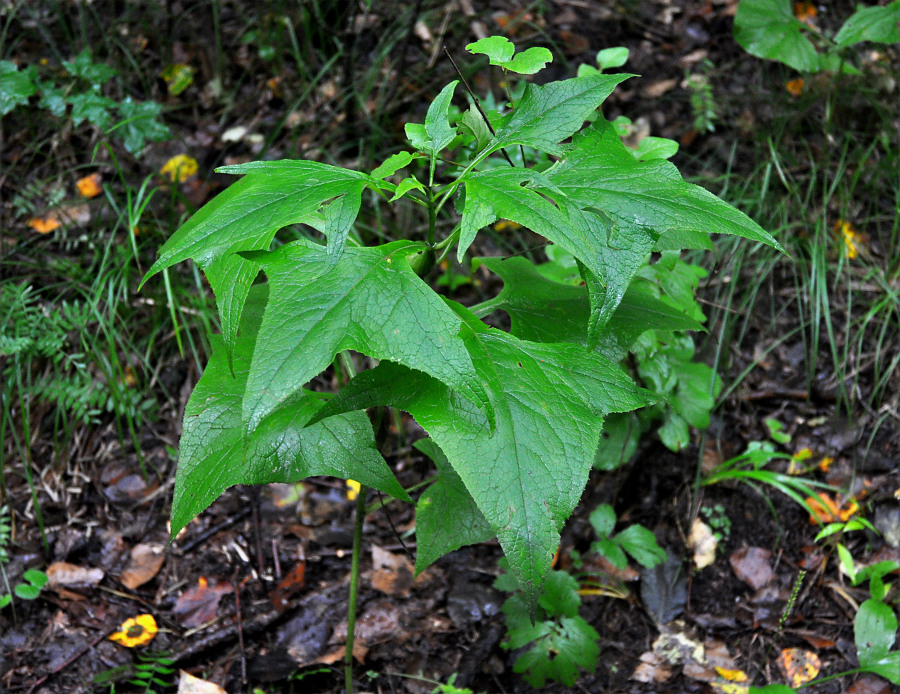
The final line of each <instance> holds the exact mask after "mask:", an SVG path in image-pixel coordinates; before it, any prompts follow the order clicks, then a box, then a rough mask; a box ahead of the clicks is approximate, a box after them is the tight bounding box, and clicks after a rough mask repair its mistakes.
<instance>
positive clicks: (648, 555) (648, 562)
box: [614, 523, 666, 569]
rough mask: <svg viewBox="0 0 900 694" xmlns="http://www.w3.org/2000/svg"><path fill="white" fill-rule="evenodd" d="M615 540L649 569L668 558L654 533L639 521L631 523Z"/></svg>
mask: <svg viewBox="0 0 900 694" xmlns="http://www.w3.org/2000/svg"><path fill="white" fill-rule="evenodd" d="M614 540H615V542H616V544H618V545H619V546H620V547H621V548H622V549H624V550H625V551H626V552H628V554H630V555H631V557H632V558H633V559H634V560H635V561H636V562H637V563H638V564H640V565H641V566H644V567H646V568H648V569H652V568H653V567H654V566H656V565H657V564H661V563H662V562H664V561H665V560H666V552H665V550H664V549H663V548H662V547H660V546H659V544H657V542H656V537H655V536H654V535H653V533H651V532H650V531H649V530H647V528H645V527H644V526H642V525H638V524H637V523H635V524H634V525H629V526H628V527H627V528H625V530H623V531H622V532H620V533H619V534H618V535H616V536H615V538H614Z"/></svg>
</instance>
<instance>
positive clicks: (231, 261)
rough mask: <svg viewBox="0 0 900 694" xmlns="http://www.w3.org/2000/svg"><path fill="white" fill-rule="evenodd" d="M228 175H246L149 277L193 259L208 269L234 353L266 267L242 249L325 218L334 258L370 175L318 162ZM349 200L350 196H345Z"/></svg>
mask: <svg viewBox="0 0 900 694" xmlns="http://www.w3.org/2000/svg"><path fill="white" fill-rule="evenodd" d="M220 171H224V172H225V173H239V174H240V173H245V174H246V176H244V177H243V178H242V179H240V180H239V181H237V182H236V183H234V184H232V185H231V186H230V187H229V188H228V189H227V190H225V191H224V192H222V193H220V194H219V195H218V196H216V197H215V198H214V199H213V200H212V201H211V202H209V203H207V204H206V205H205V206H204V207H203V208H201V209H200V211H198V212H197V213H196V214H195V215H194V216H193V217H191V218H190V219H189V220H188V221H187V223H185V224H184V225H183V226H182V227H181V228H180V229H178V231H176V232H175V233H174V234H173V235H172V236H171V237H170V238H169V239H168V241H166V243H165V245H164V246H163V247H162V248H161V249H160V251H159V259H158V260H157V261H156V262H155V263H154V264H153V267H151V268H150V270H149V271H148V272H147V275H146V276H145V277H144V282H146V281H147V279H149V278H150V277H152V276H153V275H155V274H156V273H158V272H159V271H161V270H163V269H165V268H167V267H170V266H172V265H175V264H176V263H180V262H181V261H183V260H187V259H188V258H193V259H194V261H195V262H196V263H197V264H198V265H199V266H200V267H201V268H202V269H203V271H204V272H205V273H206V277H207V279H209V283H210V285H211V286H212V288H213V291H214V292H215V295H216V302H217V304H218V307H219V314H220V315H221V318H222V333H223V336H224V338H225V344H226V346H227V348H228V349H229V351H230V350H231V348H232V346H233V345H234V339H235V335H236V334H237V326H238V322H239V320H240V315H241V309H242V308H243V306H244V301H245V300H246V298H247V293H248V292H249V291H250V285H251V284H252V283H253V280H254V278H255V277H256V275H257V273H258V271H259V266H258V265H257V264H256V263H255V262H253V261H251V260H247V259H246V258H242V257H241V256H239V255H236V253H238V252H239V251H253V250H265V249H267V248H268V247H269V244H270V243H271V242H272V239H273V238H274V236H275V233H276V232H277V231H278V230H279V229H281V228H283V227H285V226H287V225H289V224H297V223H300V222H309V223H315V222H316V217H315V216H316V213H317V212H319V211H320V210H321V209H322V208H323V206H324V205H326V203H329V202H330V204H329V205H327V206H326V208H325V216H326V218H322V217H321V216H320V221H321V223H322V224H323V225H327V226H324V227H323V228H325V229H327V230H328V232H329V235H330V238H329V252H330V256H331V259H332V262H333V259H334V257H335V256H337V255H339V254H340V247H339V246H338V242H337V241H335V242H334V243H332V238H331V237H334V238H335V239H340V240H341V242H342V241H343V239H345V238H346V235H347V232H348V231H349V227H350V225H351V224H352V223H353V219H352V217H355V210H358V208H359V204H358V199H359V195H360V193H361V191H362V188H363V187H364V186H365V185H366V183H367V182H368V181H369V180H370V179H369V177H368V176H366V175H365V174H361V173H358V172H356V171H349V170H347V169H341V168H338V167H336V166H328V165H327V164H320V163H318V162H313V161H276V162H255V163H253V164H245V165H243V166H232V167H223V168H222V169H220ZM344 197H347V198H348V201H347V202H344V201H343V198H344Z"/></svg>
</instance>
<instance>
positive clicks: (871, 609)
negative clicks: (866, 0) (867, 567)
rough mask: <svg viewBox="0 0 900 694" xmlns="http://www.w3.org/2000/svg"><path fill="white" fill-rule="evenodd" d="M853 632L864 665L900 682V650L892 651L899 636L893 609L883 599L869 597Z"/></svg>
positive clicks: (862, 605)
mask: <svg viewBox="0 0 900 694" xmlns="http://www.w3.org/2000/svg"><path fill="white" fill-rule="evenodd" d="M853 631H854V636H855V640H856V650H857V654H858V656H859V665H860V667H861V668H863V669H866V670H870V671H872V672H876V673H878V674H879V675H881V676H882V677H885V678H887V679H889V680H890V681H891V682H893V683H894V684H900V652H897V651H895V652H893V653H892V652H891V646H893V645H894V640H895V639H896V638H897V616H896V615H895V614H894V610H893V608H892V607H891V606H890V605H886V604H885V603H883V602H881V601H880V600H866V601H865V602H864V603H862V604H861V605H860V606H859V611H858V612H857V613H856V619H855V620H854V622H853Z"/></svg>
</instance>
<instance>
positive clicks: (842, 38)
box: [834, 0, 900, 48]
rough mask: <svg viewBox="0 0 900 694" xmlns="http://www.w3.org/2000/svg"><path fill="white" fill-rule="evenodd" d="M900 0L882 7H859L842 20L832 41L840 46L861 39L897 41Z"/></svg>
mask: <svg viewBox="0 0 900 694" xmlns="http://www.w3.org/2000/svg"><path fill="white" fill-rule="evenodd" d="M898 22H900V0H895V1H894V2H892V3H890V4H888V5H885V6H884V7H860V8H859V9H858V10H856V12H854V13H853V14H852V15H850V17H849V19H847V21H846V22H844V26H842V27H841V29H840V31H838V33H837V35H835V37H834V42H835V43H836V44H837V45H838V46H840V47H842V48H843V47H846V46H852V45H853V44H855V43H862V42H863V41H874V42H876V43H897V42H898V41H900V33H898V32H897V23H898Z"/></svg>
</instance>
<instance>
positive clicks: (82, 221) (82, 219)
mask: <svg viewBox="0 0 900 694" xmlns="http://www.w3.org/2000/svg"><path fill="white" fill-rule="evenodd" d="M90 221H91V210H90V208H89V207H88V206H87V204H84V203H82V204H78V205H65V206H63V207H57V208H56V209H53V210H50V211H49V212H48V213H47V214H45V215H43V216H42V217H32V218H31V219H29V220H28V222H27V224H28V226H30V227H31V228H32V229H34V230H35V231H36V232H38V233H39V234H47V233H49V232H51V231H54V230H55V229H59V227H61V226H62V225H63V224H69V225H72V226H87V224H88V223H89V222H90Z"/></svg>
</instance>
